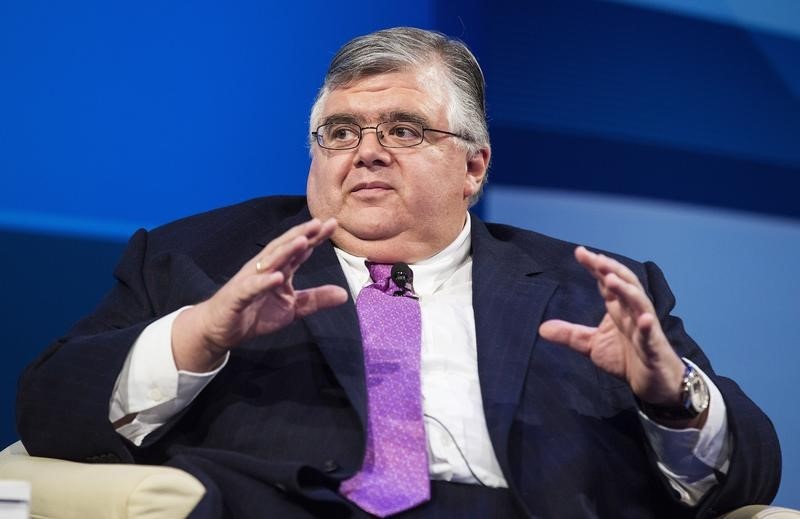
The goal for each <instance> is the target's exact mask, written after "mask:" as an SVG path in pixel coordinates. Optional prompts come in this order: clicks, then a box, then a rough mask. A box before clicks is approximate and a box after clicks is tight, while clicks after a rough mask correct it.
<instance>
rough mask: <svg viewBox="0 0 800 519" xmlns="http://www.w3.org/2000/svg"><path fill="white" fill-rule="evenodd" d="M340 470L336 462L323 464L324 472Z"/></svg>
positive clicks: (330, 461) (329, 461)
mask: <svg viewBox="0 0 800 519" xmlns="http://www.w3.org/2000/svg"><path fill="white" fill-rule="evenodd" d="M338 469H339V464H338V463H336V462H335V461H334V460H326V461H325V462H324V463H323V464H322V472H333V471H334V470H338Z"/></svg>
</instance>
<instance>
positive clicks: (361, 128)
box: [311, 121, 470, 151]
mask: <svg viewBox="0 0 800 519" xmlns="http://www.w3.org/2000/svg"><path fill="white" fill-rule="evenodd" d="M392 123H395V124H403V123H405V124H413V125H418V124H419V123H415V122H414V121H381V122H379V123H378V124H376V125H375V126H360V125H358V124H356V123H325V124H320V125H319V126H317V129H316V130H315V131H313V132H311V135H312V136H313V137H314V140H315V141H317V144H318V145H319V147H320V148H324V149H326V150H334V151H339V150H354V149H356V148H358V147H359V146H360V145H361V141H362V140H363V138H364V130H375V136H376V137H377V138H378V143H380V145H381V146H383V147H384V148H392V149H402V148H413V147H414V146H419V145H420V144H422V143H423V142H425V132H436V133H443V134H445V135H450V136H452V137H458V138H459V139H463V140H465V141H470V139H469V138H468V137H467V136H465V135H461V134H460V133H453V132H448V131H447V130H437V129H436V128H425V127H424V126H422V133H421V134H420V138H419V142H416V143H414V144H409V145H407V146H391V145H387V144H385V143H384V142H383V140H382V139H381V137H380V135H378V126H381V125H382V124H392ZM331 124H346V125H348V126H352V127H353V128H358V130H359V131H358V140H356V142H355V144H353V145H352V146H347V147H346V148H331V147H329V146H325V145H324V144H322V136H321V135H320V132H319V129H320V128H322V127H323V126H329V125H331Z"/></svg>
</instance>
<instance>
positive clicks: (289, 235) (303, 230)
mask: <svg viewBox="0 0 800 519" xmlns="http://www.w3.org/2000/svg"><path fill="white" fill-rule="evenodd" d="M321 226H322V222H320V221H319V220H318V219H317V218H312V219H311V220H309V221H307V222H303V223H301V224H299V225H295V226H294V227H292V228H291V229H289V230H288V231H286V232H285V233H283V234H281V235H280V236H278V237H277V238H275V239H274V240H272V241H271V242H269V243H268V244H267V245H266V246H265V247H264V248H263V249H262V250H261V253H259V255H262V256H263V255H269V254H270V253H272V252H273V251H274V250H275V249H277V248H278V247H281V246H283V245H285V244H287V243H290V242H292V241H293V240H295V239H297V238H298V237H300V236H305V237H306V239H308V240H309V241H310V240H311V238H310V237H313V236H315V235H316V234H317V233H318V232H319V229H320V227H321Z"/></svg>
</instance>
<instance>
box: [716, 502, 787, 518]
mask: <svg viewBox="0 0 800 519" xmlns="http://www.w3.org/2000/svg"><path fill="white" fill-rule="evenodd" d="M719 519H800V512H798V511H797V510H791V509H789V508H782V507H780V506H769V505H748V506H743V507H741V508H737V509H736V510H733V511H732V512H728V513H727V514H725V515H723V516H722V517H720V518H719Z"/></svg>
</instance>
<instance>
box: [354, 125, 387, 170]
mask: <svg viewBox="0 0 800 519" xmlns="http://www.w3.org/2000/svg"><path fill="white" fill-rule="evenodd" d="M391 161H392V155H391V154H390V153H389V150H387V149H386V148H384V147H383V145H381V143H380V141H379V140H378V132H377V130H376V129H375V128H363V129H362V130H361V143H360V144H359V145H358V148H356V153H355V155H354V156H353V164H354V165H355V166H356V167H366V168H371V167H376V166H388V165H389V163H390V162H391Z"/></svg>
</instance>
